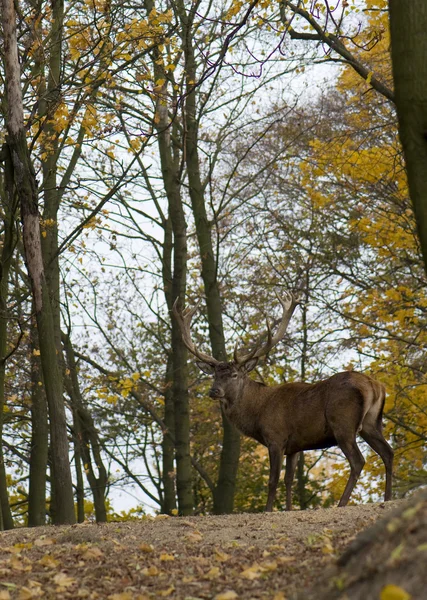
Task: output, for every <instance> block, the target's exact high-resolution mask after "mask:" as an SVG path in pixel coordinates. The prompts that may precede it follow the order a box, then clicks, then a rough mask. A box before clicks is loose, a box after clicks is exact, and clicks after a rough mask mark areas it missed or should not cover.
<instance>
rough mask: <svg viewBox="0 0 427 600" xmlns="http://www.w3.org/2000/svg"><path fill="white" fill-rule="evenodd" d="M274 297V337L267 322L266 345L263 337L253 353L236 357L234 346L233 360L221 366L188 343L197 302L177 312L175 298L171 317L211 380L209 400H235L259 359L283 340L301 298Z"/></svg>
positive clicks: (290, 296) (288, 296)
mask: <svg viewBox="0 0 427 600" xmlns="http://www.w3.org/2000/svg"><path fill="white" fill-rule="evenodd" d="M276 296H277V299H278V300H279V302H280V304H281V305H282V309H283V312H282V318H281V320H280V323H279V326H278V328H277V331H276V333H275V334H274V335H273V334H272V331H271V328H270V324H269V322H268V320H267V336H266V341H265V342H264V343H262V340H263V337H264V336H260V337H259V338H258V340H257V341H256V343H255V345H254V347H253V348H252V350H251V351H249V352H246V353H239V352H238V349H237V345H236V347H235V349H234V355H233V360H232V361H229V362H221V361H219V360H217V359H216V358H213V356H210V355H208V354H205V353H204V352H200V350H198V349H197V348H196V346H195V344H194V343H193V341H192V339H191V333H190V326H191V319H192V318H193V316H194V314H195V312H196V311H197V309H198V308H199V305H200V301H199V302H198V303H197V304H196V306H194V307H193V308H185V309H184V310H182V311H181V312H180V311H179V310H178V298H177V299H176V300H175V303H174V305H173V314H174V315H175V318H176V319H177V321H178V323H179V326H180V329H181V332H182V339H183V342H184V344H185V346H186V347H187V348H188V350H189V351H190V352H191V353H192V354H193V355H194V356H195V357H196V358H197V359H198V361H197V362H196V364H197V366H198V367H199V368H200V369H201V370H202V371H203V372H204V373H207V374H209V375H213V376H214V382H213V385H212V388H211V390H210V392H209V395H210V397H211V398H218V399H219V400H224V399H226V398H227V399H228V401H230V400H232V399H233V398H237V397H238V396H239V394H240V393H241V391H242V389H243V386H244V382H245V380H246V377H247V374H248V373H249V372H250V371H252V369H254V368H255V367H256V365H257V363H258V360H259V359H260V358H262V357H263V356H266V355H267V354H268V353H269V352H270V350H271V349H272V348H274V346H276V344H278V343H279V342H280V340H281V339H283V337H284V335H285V333H286V329H287V327H288V325H289V321H290V319H291V316H292V313H293V312H294V310H295V307H296V306H297V304H298V303H299V302H300V301H301V298H300V296H299V295H296V294H292V293H290V292H285V295H284V296H283V298H281V297H280V296H279V295H278V294H276Z"/></svg>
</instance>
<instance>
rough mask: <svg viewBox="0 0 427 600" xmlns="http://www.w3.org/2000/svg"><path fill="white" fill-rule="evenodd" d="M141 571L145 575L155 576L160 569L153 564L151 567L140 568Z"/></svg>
mask: <svg viewBox="0 0 427 600" xmlns="http://www.w3.org/2000/svg"><path fill="white" fill-rule="evenodd" d="M141 573H142V574H143V575H146V576H147V577H157V575H159V574H160V571H159V569H158V568H157V567H156V566H155V565H152V566H151V567H146V568H145V569H142V571H141Z"/></svg>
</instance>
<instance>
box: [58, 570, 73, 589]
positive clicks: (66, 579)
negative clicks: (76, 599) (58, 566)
mask: <svg viewBox="0 0 427 600" xmlns="http://www.w3.org/2000/svg"><path fill="white" fill-rule="evenodd" d="M53 582H54V583H55V584H56V585H57V586H58V587H61V588H67V587H71V586H72V585H74V584H75V583H76V580H75V579H74V578H73V577H70V576H69V575H67V574H66V573H58V574H57V575H55V577H54V578H53Z"/></svg>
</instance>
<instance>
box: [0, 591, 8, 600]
mask: <svg viewBox="0 0 427 600" xmlns="http://www.w3.org/2000/svg"><path fill="white" fill-rule="evenodd" d="M0 600H10V594H9V592H8V590H1V591H0Z"/></svg>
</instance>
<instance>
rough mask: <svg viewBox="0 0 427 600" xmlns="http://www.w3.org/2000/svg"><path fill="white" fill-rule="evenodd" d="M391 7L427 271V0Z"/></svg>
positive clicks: (402, 116)
mask: <svg viewBox="0 0 427 600" xmlns="http://www.w3.org/2000/svg"><path fill="white" fill-rule="evenodd" d="M389 7H390V34H391V57H392V63H393V78H394V87H395V103H396V109H397V116H398V119H399V135H400V139H401V142H402V147H403V153H404V156H405V163H406V170H407V174H408V184H409V194H410V197H411V200H412V204H413V207H414V212H415V219H416V222H417V230H418V236H419V239H420V245H421V251H422V254H423V258H424V264H425V266H426V270H427V35H426V31H427V3H426V2H425V1H424V0H411V2H405V1H404V0H390V1H389Z"/></svg>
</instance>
